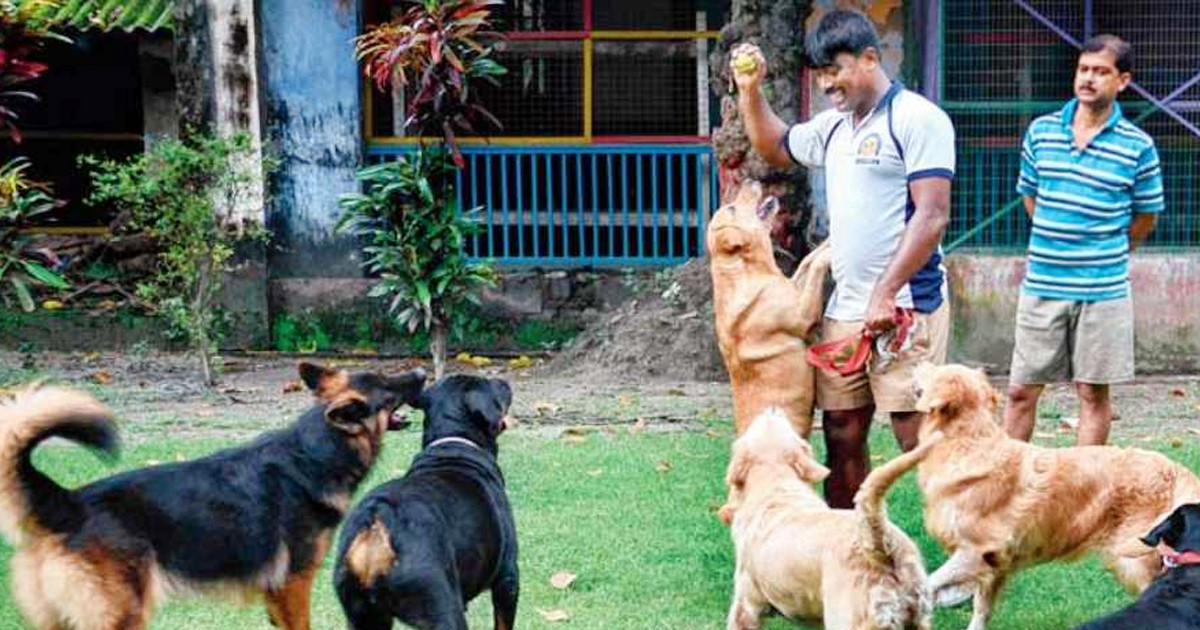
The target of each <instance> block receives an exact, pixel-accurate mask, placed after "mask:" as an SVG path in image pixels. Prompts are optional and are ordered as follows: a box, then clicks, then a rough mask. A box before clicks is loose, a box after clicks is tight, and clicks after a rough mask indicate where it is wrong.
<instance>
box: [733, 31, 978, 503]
mask: <svg viewBox="0 0 1200 630" xmlns="http://www.w3.org/2000/svg"><path fill="white" fill-rule="evenodd" d="M807 48H808V56H809V58H810V60H811V61H812V63H813V66H814V67H815V68H816V78H817V83H818V85H819V87H820V89H821V90H823V91H824V92H825V94H826V95H827V96H828V97H829V100H830V102H832V103H833V105H834V109H831V110H827V111H824V112H821V113H820V114H818V115H816V116H814V117H813V118H812V120H810V121H808V122H805V123H801V124H797V125H792V126H789V125H787V124H785V123H784V122H783V121H782V120H780V119H779V117H778V116H776V115H775V113H774V112H773V111H772V110H771V108H770V106H769V105H768V104H767V102H766V99H765V98H764V97H763V95H762V90H761V88H760V85H761V82H762V79H763V77H764V76H765V74H766V69H767V68H766V66H767V63H766V59H764V58H763V56H762V53H761V51H759V50H758V48H757V47H755V46H753V45H749V44H742V45H740V46H739V47H737V48H735V49H734V50H733V54H732V55H731V59H734V60H737V59H741V58H742V57H743V56H744V55H750V56H752V57H753V59H754V61H755V66H754V67H753V69H751V70H749V71H746V68H747V64H745V62H744V61H742V62H741V63H738V64H736V65H735V66H734V70H733V76H734V80H735V81H736V83H737V87H738V92H739V95H738V107H739V109H740V111H741V115H742V119H743V121H744V122H745V125H746V132H747V134H748V135H749V136H750V142H751V143H752V144H753V146H754V149H755V150H756V151H758V152H759V153H760V154H761V155H762V156H763V158H764V159H765V160H766V161H767V162H769V163H770V164H772V165H774V166H778V167H786V166H789V165H792V164H802V165H805V166H808V167H814V168H816V167H824V171H825V188H826V191H827V198H828V204H829V239H830V242H831V245H832V253H833V278H834V281H835V282H836V283H837V286H836V288H835V290H834V294H833V296H832V297H831V298H830V301H829V304H828V306H827V307H826V310H825V321H824V324H823V326H822V333H821V335H822V341H830V340H835V339H840V338H844V337H847V336H851V335H855V334H858V333H860V332H861V331H862V330H863V329H864V328H865V329H866V330H868V331H871V332H872V333H882V332H885V331H887V330H889V329H890V328H892V327H894V326H895V322H896V317H895V312H896V309H897V307H899V308H904V309H911V311H912V312H913V314H914V319H915V320H916V325H915V327H914V328H913V334H914V335H915V343H914V345H913V347H912V348H910V349H909V350H907V351H905V352H903V353H902V354H901V355H900V356H899V357H897V358H896V360H894V361H892V362H891V363H889V364H888V365H887V366H886V367H885V368H884V369H883V370H881V371H879V372H875V371H866V370H864V371H863V372H859V373H856V374H853V375H851V376H849V377H838V376H831V375H830V374H828V373H825V372H820V373H818V376H817V405H818V406H819V407H820V408H821V409H822V410H823V412H824V416H823V431H824V434H825V443H826V446H827V451H828V454H827V456H826V460H827V461H826V463H827V465H828V467H829V468H830V470H831V471H832V473H831V475H830V477H829V479H828V480H827V481H826V485H825V497H826V499H827V500H828V502H829V504H830V505H831V506H833V507H840V508H847V507H851V506H852V505H853V499H854V493H855V492H856V491H857V490H858V486H859V485H860V484H861V483H862V480H863V479H864V478H865V477H866V475H867V473H868V472H869V470H870V463H869V456H868V451H867V433H868V431H869V429H870V426H871V418H872V416H873V415H874V412H875V410H876V409H878V410H880V411H886V412H890V413H891V421H892V428H893V431H894V433H895V435H896V439H897V441H898V442H899V443H900V446H901V447H902V448H904V449H905V450H908V449H911V448H912V447H913V446H915V445H916V443H917V429H918V427H919V426H920V420H921V418H920V414H918V413H917V412H916V409H915V407H914V403H915V400H914V398H913V395H912V386H911V381H912V369H913V367H914V366H915V365H916V364H918V363H920V362H922V361H932V362H935V363H941V362H944V361H945V358H946V347H947V342H948V337H949V329H950V308H949V305H948V304H947V294H946V273H945V269H944V268H943V266H942V254H941V245H940V243H941V239H942V234H943V232H944V231H945V228H946V225H947V224H948V223H949V220H950V182H951V180H952V179H953V178H954V127H953V126H952V125H951V123H950V118H949V117H948V116H946V114H945V112H943V111H942V110H940V109H938V107H937V106H936V105H934V104H933V103H931V102H929V101H928V100H926V99H925V98H923V97H921V96H920V95H919V94H916V93H914V92H910V91H908V90H906V89H904V87H903V86H902V85H901V84H900V83H899V82H896V81H892V80H890V79H889V78H888V76H887V74H886V73H885V72H884V70H883V67H882V64H881V58H880V46H879V36H878V34H877V33H876V31H875V27H874V25H872V24H871V21H870V20H869V19H868V18H867V17H866V16H864V15H863V14H861V13H858V12H855V11H833V12H831V13H829V14H827V15H825V16H824V17H823V18H822V19H821V21H820V23H819V24H818V25H817V28H816V31H815V32H814V33H813V34H812V35H811V37H810V38H809V41H808V45H807ZM738 66H741V67H742V70H743V71H742V72H740V73H739V72H738V71H737V67H738Z"/></svg>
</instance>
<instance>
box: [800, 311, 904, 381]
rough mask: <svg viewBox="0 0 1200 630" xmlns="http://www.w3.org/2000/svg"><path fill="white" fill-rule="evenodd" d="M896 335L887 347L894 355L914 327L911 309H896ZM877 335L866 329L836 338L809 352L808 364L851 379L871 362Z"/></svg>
mask: <svg viewBox="0 0 1200 630" xmlns="http://www.w3.org/2000/svg"><path fill="white" fill-rule="evenodd" d="M894 318H895V322H896V328H895V334H894V335H893V337H892V339H891V342H890V343H888V345H887V350H888V351H889V352H892V353H897V352H899V351H900V350H901V349H902V348H903V347H904V342H905V341H907V340H908V333H909V331H910V330H911V329H912V325H913V312H912V309H907V308H899V307H897V308H896V314H895V316H894ZM875 337H876V335H875V334H874V333H872V332H871V331H870V330H867V329H866V328H865V327H864V328H863V330H862V332H860V333H858V334H857V335H851V336H849V337H843V338H841V339H834V340H833V341H827V342H825V343H820V344H817V345H815V346H813V347H811V348H809V349H808V363H809V365H811V366H813V367H815V368H820V369H822V370H824V371H825V372H827V373H829V374H836V375H838V376H850V375H851V374H854V373H855V372H859V371H861V370H862V369H863V368H865V367H866V365H867V361H870V360H871V351H872V346H873V345H874V341H875Z"/></svg>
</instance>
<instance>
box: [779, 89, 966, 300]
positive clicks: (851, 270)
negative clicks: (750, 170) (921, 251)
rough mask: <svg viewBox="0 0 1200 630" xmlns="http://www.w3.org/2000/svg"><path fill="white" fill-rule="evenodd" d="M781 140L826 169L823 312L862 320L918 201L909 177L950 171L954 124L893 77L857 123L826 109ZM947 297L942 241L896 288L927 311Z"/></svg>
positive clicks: (795, 155)
mask: <svg viewBox="0 0 1200 630" xmlns="http://www.w3.org/2000/svg"><path fill="white" fill-rule="evenodd" d="M783 144H784V147H785V148H786V149H787V152H788V154H789V155H790V156H791V158H792V160H794V161H795V162H797V163H798V164H802V165H804V166H808V167H812V168H819V167H824V169H825V188H826V197H827V199H828V205H829V240H830V245H831V249H832V254H833V264H832V267H833V279H834V281H835V282H836V283H837V286H836V287H835V289H834V293H833V297H831V298H830V300H829V305H828V307H826V309H825V316H826V317H828V318H830V319H834V320H839V321H856V320H861V319H863V317H864V316H865V314H866V310H867V304H868V302H869V301H870V299H871V292H872V291H873V290H874V289H875V283H876V282H878V281H879V278H880V277H881V276H883V272H884V271H885V270H886V269H887V267H888V265H889V264H890V263H891V261H892V258H893V257H894V256H895V255H896V251H897V250H898V249H899V247H900V239H901V237H902V236H903V234H904V229H905V226H906V225H907V224H908V221H909V219H911V218H912V216H913V212H914V211H915V209H916V206H915V205H913V200H912V197H911V196H910V195H909V191H908V184H909V183H910V182H912V181H914V180H917V179H921V178H924V177H944V178H947V179H953V178H954V126H953V125H952V124H951V123H950V117H949V116H947V115H946V113H945V112H943V111H942V110H941V109H939V108H938V106H937V105H934V104H933V103H932V102H930V101H929V100H927V99H926V98H924V97H923V96H921V95H920V94H917V93H915V92H911V91H909V90H906V89H904V86H903V85H901V84H900V82H899V81H896V82H893V83H892V87H891V89H889V90H888V91H887V93H886V94H885V95H884V97H883V98H882V99H881V100H880V101H879V104H877V105H876V106H875V108H874V109H873V110H871V113H870V114H868V115H867V116H866V117H865V118H864V119H863V120H862V121H861V122H860V123H859V124H858V125H857V126H856V125H855V124H854V114H853V113H852V112H845V113H842V112H838V111H837V110H827V111H824V112H821V113H820V114H818V115H816V116H814V117H813V118H812V120H810V121H808V122H805V123H801V124H798V125H794V126H792V127H791V128H790V129H789V130H788V132H787V135H786V136H785V137H784V143H783ZM945 300H946V270H945V267H944V266H943V265H942V250H941V246H940V245H939V246H938V249H937V251H935V252H934V253H933V255H932V256H930V257H929V260H928V261H926V263H925V265H924V266H922V267H921V269H920V270H919V271H917V273H916V274H915V275H914V276H913V277H912V278H911V279H910V280H909V282H908V284H906V285H905V286H904V287H903V288H902V289H901V290H900V292H899V293H897V294H896V304H897V306H901V307H905V308H912V309H915V310H916V311H917V312H920V313H932V312H934V311H935V310H937V309H938V307H939V306H941V305H942V303H943V302H944V301H945Z"/></svg>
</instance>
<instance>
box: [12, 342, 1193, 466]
mask: <svg viewBox="0 0 1200 630" xmlns="http://www.w3.org/2000/svg"><path fill="white" fill-rule="evenodd" d="M685 321H686V320H685ZM693 334H696V335H699V334H701V333H698V332H697V333H693ZM703 334H705V335H708V336H707V337H706V338H709V339H711V334H712V333H711V331H707V332H705V333H703ZM646 343H647V344H648V345H647V347H648V348H653V347H655V343H654V340H652V339H651V340H648V341H647V342H646ZM658 345H664V346H665V345H666V342H665V341H663V342H662V343H660V344H658ZM696 345H698V344H696ZM692 352H694V350H693V351H692ZM688 356H690V357H691V358H692V360H694V359H695V354H692V355H688ZM31 358H32V366H31V369H25V368H22V367H21V366H22V363H23V362H24V359H23V357H22V356H21V355H19V354H17V353H14V352H0V388H3V387H5V386H11V385H12V384H14V383H16V382H19V381H28V380H31V379H35V378H42V379H51V380H55V381H60V382H65V383H68V384H71V385H74V386H77V387H84V388H87V389H89V390H90V391H92V392H94V393H95V394H96V395H97V396H98V397H100V398H101V399H102V400H104V401H105V402H106V403H107V404H109V405H110V406H111V407H112V408H113V410H114V412H115V413H116V415H117V417H118V418H119V419H120V421H121V423H122V435H123V438H124V439H125V440H127V441H129V442H141V441H151V440H156V439H180V438H184V439H203V438H220V439H245V438H248V437H251V436H253V435H257V434H258V433H261V432H262V431H265V430H268V429H273V428H279V427H282V426H285V425H287V424H288V423H290V422H291V421H292V420H293V419H294V418H295V417H296V416H297V415H298V414H299V413H301V412H302V411H303V410H304V409H306V408H307V407H308V406H309V405H311V404H312V398H311V396H310V395H309V394H308V393H307V392H305V391H303V390H302V389H297V387H298V385H299V381H298V376H297V373H296V364H297V362H298V359H296V358H288V357H280V356H278V355H273V354H271V355H252V356H239V357H226V358H225V359H224V361H223V362H222V363H223V366H222V372H223V373H222V385H221V386H219V387H217V388H216V389H213V390H208V389H205V388H204V387H202V386H201V385H200V384H199V377H198V375H197V367H196V365H195V362H194V360H192V359H191V358H190V357H186V356H182V355H174V354H153V355H149V356H134V355H131V354H109V353H105V354H101V353H82V352H75V353H39V354H37V355H35V356H33V357H31ZM682 360H683V359H681V361H682ZM565 361H566V359H565V357H563V356H560V357H558V358H556V359H554V360H552V361H549V362H546V363H542V364H541V365H535V366H534V367H533V368H530V369H512V368H510V367H508V366H507V365H506V364H505V363H503V362H502V361H499V360H497V361H496V363H495V364H493V366H490V367H487V368H483V369H478V368H474V367H470V366H466V365H462V364H458V363H454V362H452V363H451V366H450V369H451V370H452V371H455V372H473V373H482V374H487V375H491V376H499V377H502V378H505V379H508V380H509V382H510V383H511V384H512V386H513V391H514V400H513V409H512V412H513V415H515V416H516V417H517V419H518V420H519V422H520V429H519V430H522V431H531V432H534V433H535V434H537V435H545V436H547V437H558V436H561V435H563V434H564V433H566V434H568V435H569V434H570V432H572V431H581V430H582V431H589V430H612V429H613V428H617V429H619V430H625V428H629V429H632V430H642V429H644V430H647V431H673V430H705V431H707V430H713V429H715V430H718V431H721V432H725V431H728V430H729V429H731V426H730V418H731V417H732V413H733V411H732V403H731V402H730V392H729V384H728V382H726V381H724V380H718V381H697V380H694V379H692V378H690V377H689V378H662V377H659V378H651V377H648V376H646V375H645V373H644V372H639V371H637V370H638V369H639V368H638V367H637V366H638V365H643V364H645V362H646V361H647V360H646V359H641V361H642V363H639V362H637V361H635V360H634V359H632V358H628V359H626V361H628V362H627V363H626V371H625V372H619V371H612V370H607V371H605V370H600V371H593V372H591V373H584V372H585V371H580V370H567V369H562V370H560V369H558V368H559V367H561V366H565V365H567V364H565V363H564V362H565ZM326 363H328V364H332V365H336V366H340V367H344V368H346V369H350V370H359V369H362V370H367V369H369V370H380V371H385V372H399V371H402V370H406V369H410V368H412V367H413V366H415V365H417V364H418V363H421V362H420V361H418V360H411V359H407V360H400V359H396V360H382V359H371V358H361V359H359V358H354V359H338V360H329V361H326ZM425 367H427V368H428V365H426V366H425ZM568 367H569V366H568ZM677 373H686V371H685V370H680V371H679V372H677ZM995 384H996V386H997V387H1003V386H1004V382H1003V381H1002V380H996V381H995ZM1113 400H1114V404H1115V407H1116V412H1117V414H1118V416H1119V419H1118V420H1117V421H1116V422H1115V423H1114V424H1113V440H1114V441H1115V442H1118V443H1122V444H1131V445H1135V446H1143V445H1144V446H1149V447H1155V448H1162V447H1168V446H1170V445H1172V444H1176V443H1179V444H1182V443H1185V442H1186V443H1198V442H1200V376H1176V377H1153V378H1146V379H1141V380H1138V381H1136V382H1134V383H1128V384H1122V385H1118V386H1115V387H1114V388H1113ZM1077 410H1078V403H1077V401H1076V399H1075V394H1074V391H1073V389H1072V388H1071V387H1070V386H1069V385H1059V386H1054V387H1049V388H1047V390H1046V394H1045V395H1044V396H1043V399H1042V402H1041V405H1040V406H1039V421H1038V427H1037V433H1036V436H1035V441H1037V442H1039V443H1043V444H1066V443H1069V442H1070V441H1071V438H1072V434H1073V431H1072V429H1070V424H1071V421H1072V420H1073V418H1074V417H1075V416H1077V415H1078V411H1077ZM877 421H878V422H879V423H883V422H885V420H884V418H883V417H880V418H878V419H877ZM818 439H820V438H818Z"/></svg>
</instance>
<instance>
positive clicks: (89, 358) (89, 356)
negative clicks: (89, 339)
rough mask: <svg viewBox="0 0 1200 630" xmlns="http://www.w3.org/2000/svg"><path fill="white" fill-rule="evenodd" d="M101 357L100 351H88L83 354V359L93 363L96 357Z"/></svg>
mask: <svg viewBox="0 0 1200 630" xmlns="http://www.w3.org/2000/svg"><path fill="white" fill-rule="evenodd" d="M99 358H100V353H99V352H88V353H86V354H84V355H83V360H84V361H87V362H88V363H91V362H92V361H95V360H96V359H99Z"/></svg>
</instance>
